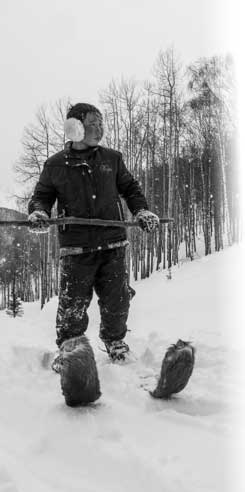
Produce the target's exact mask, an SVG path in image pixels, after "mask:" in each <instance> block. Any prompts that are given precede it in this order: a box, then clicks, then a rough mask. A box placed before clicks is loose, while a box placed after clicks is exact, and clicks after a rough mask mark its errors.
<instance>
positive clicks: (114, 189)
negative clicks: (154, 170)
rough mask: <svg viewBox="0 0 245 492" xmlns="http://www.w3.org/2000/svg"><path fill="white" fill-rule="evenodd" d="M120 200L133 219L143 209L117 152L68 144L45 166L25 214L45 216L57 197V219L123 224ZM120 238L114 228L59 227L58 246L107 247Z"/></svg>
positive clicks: (136, 186)
mask: <svg viewBox="0 0 245 492" xmlns="http://www.w3.org/2000/svg"><path fill="white" fill-rule="evenodd" d="M120 196H121V197H123V198H124V199H125V200H126V203H127V206H128V208H129V210H130V211H131V213H132V214H133V215H135V214H136V213H137V212H138V211H139V210H140V209H147V208H148V206H147V202H146V199H145V197H144V195H143V193H142V190H141V188H140V186H139V183H138V182H137V181H136V180H135V179H134V177H133V176H132V174H131V173H130V172H129V171H128V170H127V168H126V166H125V164H124V162H123V159H122V154H121V152H118V151H115V150H112V149H109V148H105V147H102V146H100V145H99V146H97V147H94V148H91V149H89V150H86V151H78V150H75V149H73V148H72V146H71V142H68V143H67V144H66V145H65V149H64V150H62V151H61V152H58V153H57V154H54V155H53V156H51V157H50V158H49V159H48V160H47V161H46V162H45V164H44V168H43V171H42V173H41V175H40V178H39V181H38V183H37V185H36V187H35V190H34V194H33V196H32V198H31V200H30V203H29V207H28V209H29V213H32V212H33V211H34V210H44V211H46V212H47V213H48V214H49V216H50V214H51V209H52V206H53V205H54V203H55V201H56V199H57V202H58V203H57V205H58V215H59V216H66V217H69V216H73V217H83V218H97V219H105V220H123V211H122V206H121V202H120ZM125 239H126V231H125V229H124V228H119V227H106V228H105V227H99V226H87V225H86V226H84V225H83V226H82V225H77V224H72V225H69V226H65V227H64V228H63V227H59V241H60V246H61V247H69V246H81V247H83V248H84V249H85V250H86V249H88V250H91V248H95V249H96V248H100V247H102V248H103V249H104V248H106V247H107V246H108V244H111V243H116V242H119V241H124V240H125Z"/></svg>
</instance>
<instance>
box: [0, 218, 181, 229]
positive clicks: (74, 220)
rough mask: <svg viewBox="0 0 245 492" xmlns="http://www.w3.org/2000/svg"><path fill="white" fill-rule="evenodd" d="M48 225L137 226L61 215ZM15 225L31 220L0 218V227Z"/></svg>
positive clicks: (165, 220) (129, 223)
mask: <svg viewBox="0 0 245 492" xmlns="http://www.w3.org/2000/svg"><path fill="white" fill-rule="evenodd" d="M173 220H174V219H172V218H169V217H162V218H160V224H167V223H168V222H173ZM47 224H48V225H58V226H59V225H65V224H79V225H87V226H102V227H125V228H127V227H137V226H139V225H138V223H137V222H136V221H127V220H125V221H121V220H102V219H83V218H81V217H62V218H60V219H58V218H56V219H49V220H47ZM6 226H16V227H23V226H25V227H31V222H30V221H28V220H0V227H6Z"/></svg>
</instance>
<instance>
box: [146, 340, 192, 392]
mask: <svg viewBox="0 0 245 492" xmlns="http://www.w3.org/2000/svg"><path fill="white" fill-rule="evenodd" d="M194 363H195V349H194V347H193V346H192V345H191V344H190V342H184V341H183V340H178V342H177V343H176V344H174V345H172V346H171V347H169V348H168V350H167V352H166V354H165V357H164V359H163V362H162V368H161V374H160V378H159V381H158V384H157V387H156V389H155V390H154V391H152V392H150V394H151V396H153V397H154V398H166V399H168V398H170V396H171V395H172V394H173V393H179V392H180V391H182V389H184V388H185V386H186V385H187V383H188V381H189V379H190V376H191V374H192V371H193V367H194Z"/></svg>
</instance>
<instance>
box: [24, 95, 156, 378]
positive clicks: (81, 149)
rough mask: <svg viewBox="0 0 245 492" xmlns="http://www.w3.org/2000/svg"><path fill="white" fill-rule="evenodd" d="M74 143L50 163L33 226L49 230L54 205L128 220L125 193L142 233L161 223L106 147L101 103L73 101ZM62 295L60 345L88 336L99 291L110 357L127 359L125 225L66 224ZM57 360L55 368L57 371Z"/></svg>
mask: <svg viewBox="0 0 245 492" xmlns="http://www.w3.org/2000/svg"><path fill="white" fill-rule="evenodd" d="M65 134H66V136H67V138H68V139H69V141H68V142H67V143H66V144H65V148H64V150H62V151H61V152H58V153H57V154H54V155H53V156H51V157H50V158H49V159H48V160H47V161H46V163H45V165H44V169H43V171H42V173H41V176H40V179H39V181H38V183H37V185H36V187H35V190H34V194H33V196H32V198H31V201H30V203H29V220H30V222H31V224H32V227H34V228H37V229H38V228H40V227H41V228H42V227H45V225H46V224H45V223H46V221H47V220H48V219H49V217H50V214H51V209H52V206H53V205H54V203H55V201H56V199H57V201H58V215H59V216H62V217H67V216H73V217H83V218H92V219H93V218H97V219H98V218H99V219H107V220H123V211H122V207H121V202H120V197H119V195H120V196H122V197H123V198H124V199H125V200H126V203H127V206H128V208H129V210H130V211H131V213H132V214H133V215H134V216H135V217H136V220H137V221H138V224H139V225H140V227H141V228H142V229H143V230H146V231H147V232H150V231H152V230H154V229H155V227H157V226H158V223H159V219H158V217H157V216H156V215H155V214H153V213H151V212H150V211H149V210H148V206H147V202H146V199H145V197H144V195H143V193H142V191H141V188H140V186H139V184H138V182H137V181H136V180H135V179H134V178H133V176H132V175H131V174H130V173H129V172H128V170H127V168H126V166H125V164H124V162H123V159H122V154H121V153H120V152H117V151H115V150H112V149H108V148H105V147H103V146H101V145H99V141H100V140H101V138H102V136H103V118H102V114H101V112H100V111H99V110H98V109H97V108H96V107H94V106H92V105H90V104H85V103H78V104H75V105H74V106H71V108H70V109H69V111H68V113H67V120H66V122H65ZM59 242H60V257H61V260H60V267H61V279H60V293H59V304H58V311H57V319H56V330H57V340H56V342H57V345H58V347H59V348H60V347H61V346H62V343H63V342H64V341H65V340H68V339H70V338H74V337H78V336H80V335H82V334H83V333H84V332H85V331H86V329H87V326H88V315H87V308H88V306H89V304H90V301H91V299H92V295H93V289H94V290H95V292H96V294H97V295H98V298H99V307H100V314H101V324H100V338H101V339H102V340H103V342H104V344H105V347H106V350H107V352H108V355H109V357H110V358H111V359H112V360H113V361H115V360H124V359H125V356H126V354H127V352H128V351H129V347H128V345H127V344H126V343H125V341H124V337H125V335H126V332H127V324H126V323H127V318H128V311H129V301H130V297H131V295H130V294H131V293H130V287H129V285H128V276H127V271H126V264H125V248H126V245H127V244H128V241H127V237H126V231H125V228H123V227H122V228H120V227H113V226H110V227H101V226H87V225H86V226H84V225H75V224H74V225H69V226H64V227H60V228H59ZM58 361H59V360H58V359H57V365H55V366H54V368H55V369H56V370H57V371H58V370H59V368H58Z"/></svg>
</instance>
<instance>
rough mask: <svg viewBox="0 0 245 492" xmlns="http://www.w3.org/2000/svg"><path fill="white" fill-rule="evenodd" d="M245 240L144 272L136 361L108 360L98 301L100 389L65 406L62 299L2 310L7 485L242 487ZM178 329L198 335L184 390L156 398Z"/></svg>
mask: <svg viewBox="0 0 245 492" xmlns="http://www.w3.org/2000/svg"><path fill="white" fill-rule="evenodd" d="M240 258H241V256H240V248H239V247H233V248H230V249H229V250H226V251H224V252H222V253H220V254H215V255H212V256H210V257H208V258H203V259H201V260H196V261H195V262H193V263H189V264H185V265H184V266H183V267H181V268H175V270H174V272H173V279H172V280H171V281H168V280H166V277H165V274H164V273H163V272H159V273H156V274H154V275H153V276H152V277H151V278H150V279H147V280H145V281H142V282H139V283H136V284H135V285H134V287H136V289H137V295H136V297H135V299H134V300H133V301H132V307H131V313H130V318H129V328H130V329H132V331H131V332H130V333H129V334H128V337H127V340H128V342H129V345H130V347H131V348H132V350H133V352H134V354H135V355H136V357H137V360H136V361H134V362H131V363H129V364H127V365H116V364H112V363H109V362H108V359H107V355H106V354H105V353H104V352H102V351H101V350H100V349H99V346H101V343H100V342H99V341H98V324H99V316H98V309H97V304H96V299H94V300H93V303H92V305H91V308H90V310H89V315H90V325H89V330H88V336H89V338H90V340H91V343H92V345H93V347H94V351H95V356H96V360H97V365H98V370H99V376H100V381H101V389H102V393H103V394H102V397H101V398H100V400H98V402H96V403H95V404H93V405H91V407H85V408H77V409H72V408H69V407H66V406H65V404H64V400H63V397H62V395H61V391H60V386H59V376H58V375H57V374H55V373H53V372H52V371H51V370H50V368H49V360H50V356H51V354H52V353H53V351H54V350H55V343H54V340H55V330H54V321H55V311H56V306H57V299H53V300H52V301H51V302H50V303H49V304H48V305H47V306H46V307H45V308H44V310H43V311H40V310H39V306H38V305H37V304H30V305H25V306H24V308H25V315H24V317H23V318H20V319H15V320H13V319H10V318H9V317H7V316H6V315H5V314H4V313H0V322H1V329H0V351H1V354H0V394H1V406H0V436H1V437H0V492H33V491H35V492H56V491H59V492H81V491H84V492H98V491H100V492H125V491H128V492H145V491H147V492H148V491H149V490H154V492H165V491H166V492H179V491H180V490H181V492H231V490H232V492H237V491H238V490H239V492H240V490H242V488H241V489H239V486H238V483H237V486H235V483H236V481H237V482H238V473H239V468H240V465H239V456H241V455H242V452H243V451H242V446H243V442H242V440H241V439H239V437H240V432H241V425H240V424H241V420H240V413H241V403H242V401H243V400H242V399H243V398H244V394H242V393H241V388H242V386H243V387H244V380H243V379H244V378H243V375H242V373H241V356H242V355H243V349H244V339H243V338H241V333H242V326H241V322H239V319H238V316H236V315H235V313H237V312H238V305H239V296H238V294H239V292H237V295H234V294H235V290H236V288H235V286H236V283H237V279H238V277H239V271H240V266H241V263H240ZM178 338H182V339H184V340H185V339H187V340H191V341H192V342H193V343H194V345H195V346H196V349H197V353H196V366H195V369H194V373H193V375H192V377H191V380H190V382H189V384H188V386H187V387H186V389H185V390H184V391H183V392H181V393H180V394H179V395H176V397H175V398H173V399H172V400H170V401H160V400H154V399H152V398H151V397H150V396H149V394H148V389H152V388H153V387H154V385H155V383H156V377H157V375H158V374H159V371H160V366H161V361H162V357H163V355H164V353H165V351H166V348H167V347H168V345H169V344H170V343H174V342H176V341H177V339H178Z"/></svg>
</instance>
